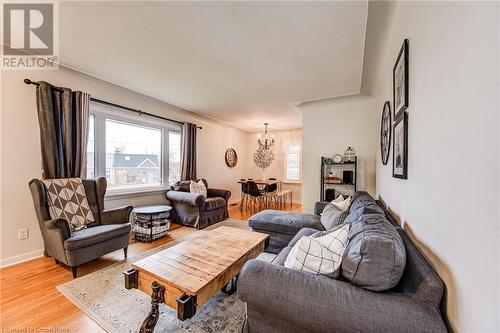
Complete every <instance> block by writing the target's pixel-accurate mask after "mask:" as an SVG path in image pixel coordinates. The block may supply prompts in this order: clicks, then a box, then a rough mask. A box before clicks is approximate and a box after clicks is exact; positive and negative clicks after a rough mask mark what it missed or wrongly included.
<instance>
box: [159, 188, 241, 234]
mask: <svg viewBox="0 0 500 333" xmlns="http://www.w3.org/2000/svg"><path fill="white" fill-rule="evenodd" d="M202 181H203V183H204V184H205V187H206V188H207V197H206V198H204V197H203V196H202V195H201V194H196V193H191V192H189V183H190V181H189V180H188V181H180V182H177V183H176V184H175V185H174V186H172V190H169V191H167V193H166V197H167V199H168V200H169V201H170V205H171V206H172V208H173V209H172V211H171V213H170V216H171V218H172V220H173V221H174V222H176V223H179V224H182V225H186V226H189V227H195V228H197V229H203V228H205V227H208V226H209V225H211V224H214V223H217V222H219V221H223V220H225V219H227V218H228V217H229V213H228V209H227V206H228V202H229V198H230V197H231V192H230V191H227V190H221V189H216V188H209V187H208V183H207V181H206V180H205V179H202Z"/></svg>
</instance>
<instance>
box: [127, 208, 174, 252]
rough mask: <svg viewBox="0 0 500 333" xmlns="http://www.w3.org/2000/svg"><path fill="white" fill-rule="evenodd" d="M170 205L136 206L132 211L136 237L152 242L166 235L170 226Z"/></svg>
mask: <svg viewBox="0 0 500 333" xmlns="http://www.w3.org/2000/svg"><path fill="white" fill-rule="evenodd" d="M171 209H172V207H170V206H162V205H158V206H144V207H136V208H134V210H133V211H132V212H133V213H134V215H135V218H134V221H135V223H134V231H135V239H136V240H138V241H141V242H148V243H150V242H152V241H153V240H155V239H158V238H161V237H164V236H166V235H167V234H168V230H169V228H170V221H169V220H168V217H169V215H170V210H171Z"/></svg>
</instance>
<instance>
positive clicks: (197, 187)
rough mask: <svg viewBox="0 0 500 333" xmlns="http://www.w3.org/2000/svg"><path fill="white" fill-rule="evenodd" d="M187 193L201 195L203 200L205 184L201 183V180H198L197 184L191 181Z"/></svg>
mask: <svg viewBox="0 0 500 333" xmlns="http://www.w3.org/2000/svg"><path fill="white" fill-rule="evenodd" d="M189 192H191V193H196V194H201V195H202V196H203V197H204V198H206V197H207V188H206V187H205V183H203V182H202V181H201V180H199V181H198V182H195V181H194V180H192V181H191V184H189Z"/></svg>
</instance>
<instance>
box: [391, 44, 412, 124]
mask: <svg viewBox="0 0 500 333" xmlns="http://www.w3.org/2000/svg"><path fill="white" fill-rule="evenodd" d="M392 95H393V103H392V106H393V108H394V120H396V119H397V118H398V117H399V115H400V114H401V112H404V111H405V110H406V109H407V108H408V39H405V40H404V42H403V45H402V46H401V50H400V51H399V54H398V58H397V60H396V63H395V64H394V68H393V70H392Z"/></svg>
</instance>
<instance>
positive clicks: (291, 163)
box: [286, 145, 300, 180]
mask: <svg viewBox="0 0 500 333" xmlns="http://www.w3.org/2000/svg"><path fill="white" fill-rule="evenodd" d="M286 178H287V179H288V180H300V145H290V146H288V149H287V161H286Z"/></svg>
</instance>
